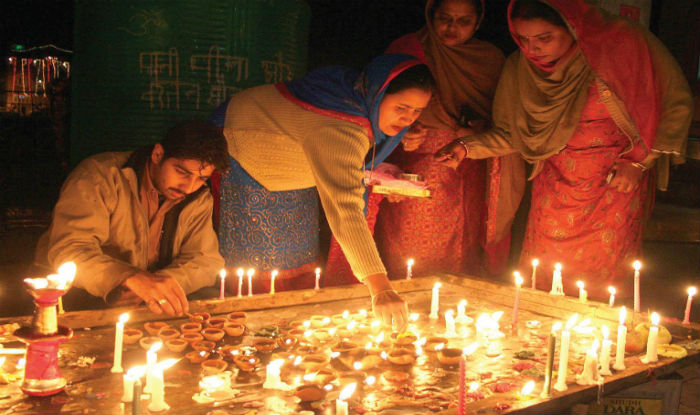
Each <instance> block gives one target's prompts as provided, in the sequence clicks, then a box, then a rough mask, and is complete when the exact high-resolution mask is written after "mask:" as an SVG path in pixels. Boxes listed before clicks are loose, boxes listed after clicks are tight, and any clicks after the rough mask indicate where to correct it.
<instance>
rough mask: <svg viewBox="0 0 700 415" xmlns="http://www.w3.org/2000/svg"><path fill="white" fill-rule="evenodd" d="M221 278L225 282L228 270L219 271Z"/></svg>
mask: <svg viewBox="0 0 700 415" xmlns="http://www.w3.org/2000/svg"><path fill="white" fill-rule="evenodd" d="M219 277H220V278H221V279H222V280H225V279H226V269H225V268H221V271H219Z"/></svg>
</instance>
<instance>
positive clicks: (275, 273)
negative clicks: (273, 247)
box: [270, 269, 280, 278]
mask: <svg viewBox="0 0 700 415" xmlns="http://www.w3.org/2000/svg"><path fill="white" fill-rule="evenodd" d="M279 273H280V272H279V271H277V270H276V269H273V270H272V273H270V276H271V277H272V278H276V277H277V274H279Z"/></svg>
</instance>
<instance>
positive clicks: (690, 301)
mask: <svg viewBox="0 0 700 415" xmlns="http://www.w3.org/2000/svg"><path fill="white" fill-rule="evenodd" d="M695 294H697V289H696V288H695V287H690V288H688V301H687V302H686V303H685V316H684V317H683V324H690V307H691V306H692V305H693V296H695Z"/></svg>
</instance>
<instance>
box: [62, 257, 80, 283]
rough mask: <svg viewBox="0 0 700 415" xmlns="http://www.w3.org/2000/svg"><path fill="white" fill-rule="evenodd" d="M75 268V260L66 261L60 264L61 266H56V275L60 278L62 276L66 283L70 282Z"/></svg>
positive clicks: (73, 276)
mask: <svg viewBox="0 0 700 415" xmlns="http://www.w3.org/2000/svg"><path fill="white" fill-rule="evenodd" d="M77 270H78V268H77V267H76V266H75V262H73V261H68V262H65V263H63V264H61V266H60V267H58V275H60V276H61V278H63V280H64V282H65V283H66V284H70V283H72V282H73V279H74V278H75V273H76V271H77Z"/></svg>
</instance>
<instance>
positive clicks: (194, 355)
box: [185, 350, 209, 363]
mask: <svg viewBox="0 0 700 415" xmlns="http://www.w3.org/2000/svg"><path fill="white" fill-rule="evenodd" d="M208 357H209V352H208V351H204V350H202V351H197V350H193V351H191V352H189V353H187V354H186V355H185V359H187V360H189V361H190V363H202V362H203V361H205V360H207V358H208Z"/></svg>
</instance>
